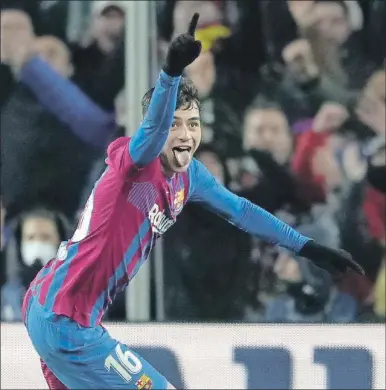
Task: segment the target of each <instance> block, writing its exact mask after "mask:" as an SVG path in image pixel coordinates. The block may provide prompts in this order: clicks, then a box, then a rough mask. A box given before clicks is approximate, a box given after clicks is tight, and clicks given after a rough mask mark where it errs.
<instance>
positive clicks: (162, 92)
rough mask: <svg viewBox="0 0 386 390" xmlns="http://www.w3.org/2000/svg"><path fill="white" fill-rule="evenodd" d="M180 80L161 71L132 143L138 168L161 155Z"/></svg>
mask: <svg viewBox="0 0 386 390" xmlns="http://www.w3.org/2000/svg"><path fill="white" fill-rule="evenodd" d="M180 80H181V76H178V77H172V76H169V75H167V74H166V73H165V72H164V71H163V70H162V71H161V73H160V75H159V78H158V81H157V84H156V86H155V89H154V92H153V95H152V97H151V101H150V106H149V108H148V111H147V113H146V115H145V118H144V120H143V122H142V124H141V126H140V127H139V129H138V130H137V131H136V133H135V134H134V135H133V137H132V139H131V141H130V145H129V151H130V156H131V158H132V160H133V162H134V163H135V164H136V165H137V166H144V165H146V164H149V163H150V162H151V161H152V160H154V159H155V158H156V157H158V155H159V154H160V153H161V151H162V149H163V147H164V145H165V142H166V140H167V138H168V135H169V129H170V127H171V125H172V122H173V115H174V111H175V110H176V103H177V93H178V85H179V83H180Z"/></svg>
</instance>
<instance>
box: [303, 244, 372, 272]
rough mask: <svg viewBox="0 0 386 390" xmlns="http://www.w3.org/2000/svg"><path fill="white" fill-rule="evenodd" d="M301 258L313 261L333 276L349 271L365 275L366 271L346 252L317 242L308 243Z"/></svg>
mask: <svg viewBox="0 0 386 390" xmlns="http://www.w3.org/2000/svg"><path fill="white" fill-rule="evenodd" d="M299 256H301V257H306V258H307V259H309V260H311V261H312V262H313V263H314V264H315V265H316V266H317V267H319V268H322V269H324V270H326V271H328V272H329V273H330V274H332V275H333V276H341V275H343V274H345V273H346V272H347V271H354V272H356V273H357V274H360V275H364V274H365V271H364V270H363V268H362V267H361V266H360V265H359V264H357V263H356V262H355V261H354V260H353V259H352V257H351V255H350V254H349V253H348V252H346V251H344V250H342V249H341V250H335V249H331V248H328V247H326V246H323V245H319V244H317V243H316V242H315V241H308V242H307V243H306V244H305V245H304V246H303V248H302V249H301V250H300V252H299Z"/></svg>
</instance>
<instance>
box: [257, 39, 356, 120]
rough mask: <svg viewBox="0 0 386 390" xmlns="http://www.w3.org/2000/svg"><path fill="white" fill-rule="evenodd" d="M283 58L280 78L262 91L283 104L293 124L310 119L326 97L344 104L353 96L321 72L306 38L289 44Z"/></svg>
mask: <svg viewBox="0 0 386 390" xmlns="http://www.w3.org/2000/svg"><path fill="white" fill-rule="evenodd" d="M283 59H284V63H285V66H286V68H285V73H284V78H283V80H282V81H281V82H280V83H279V84H278V83H277V81H276V80H274V83H268V85H266V87H265V90H264V91H265V92H264V94H265V96H267V97H269V98H271V99H272V100H274V101H276V102H278V103H279V104H280V105H281V106H282V108H283V110H284V112H285V113H286V115H287V117H288V119H289V122H290V124H291V125H292V126H294V125H295V127H296V123H297V122H299V121H301V120H304V119H310V118H313V117H314V116H315V115H316V113H317V112H318V110H319V109H320V107H321V106H322V104H323V103H324V102H325V101H326V100H333V101H335V102H340V103H342V104H344V105H345V104H347V103H348V102H349V100H350V99H352V96H353V94H352V93H350V92H349V91H347V90H346V89H345V88H343V87H341V86H339V84H337V83H335V82H334V81H333V80H332V79H331V78H330V77H328V75H326V74H323V73H322V72H321V70H320V68H319V66H318V65H317V64H316V62H315V59H314V55H313V52H312V48H311V45H310V43H309V41H307V40H306V39H298V40H295V41H293V42H291V43H289V44H288V45H287V46H286V47H285V48H284V50H283ZM272 84H273V85H272Z"/></svg>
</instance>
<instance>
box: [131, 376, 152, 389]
mask: <svg viewBox="0 0 386 390" xmlns="http://www.w3.org/2000/svg"><path fill="white" fill-rule="evenodd" d="M135 385H136V386H137V389H138V390H150V389H151V388H152V386H153V382H152V380H151V379H150V378H149V377H148V376H147V375H145V374H143V375H141V377H140V378H139V379H138V380H137V382H135Z"/></svg>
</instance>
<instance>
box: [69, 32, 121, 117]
mask: <svg viewBox="0 0 386 390" xmlns="http://www.w3.org/2000/svg"><path fill="white" fill-rule="evenodd" d="M71 50H72V62H73V64H74V69H75V74H74V77H73V81H74V82H75V84H77V85H78V86H79V87H80V88H81V89H82V90H83V91H84V92H85V93H86V94H87V95H88V96H89V97H90V98H91V99H92V100H93V101H94V102H95V103H97V104H98V105H99V106H100V107H101V108H103V109H105V110H108V111H112V110H114V100H115V98H116V96H117V95H118V93H119V92H120V91H121V89H122V88H123V87H124V84H125V45H124V41H123V40H122V41H121V42H119V43H118V44H117V48H116V49H115V51H114V52H113V53H111V54H109V55H106V54H105V53H103V52H102V51H101V50H100V49H99V47H98V45H97V44H96V43H95V42H94V43H92V44H91V45H90V46H87V47H81V46H79V45H72V46H71Z"/></svg>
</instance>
